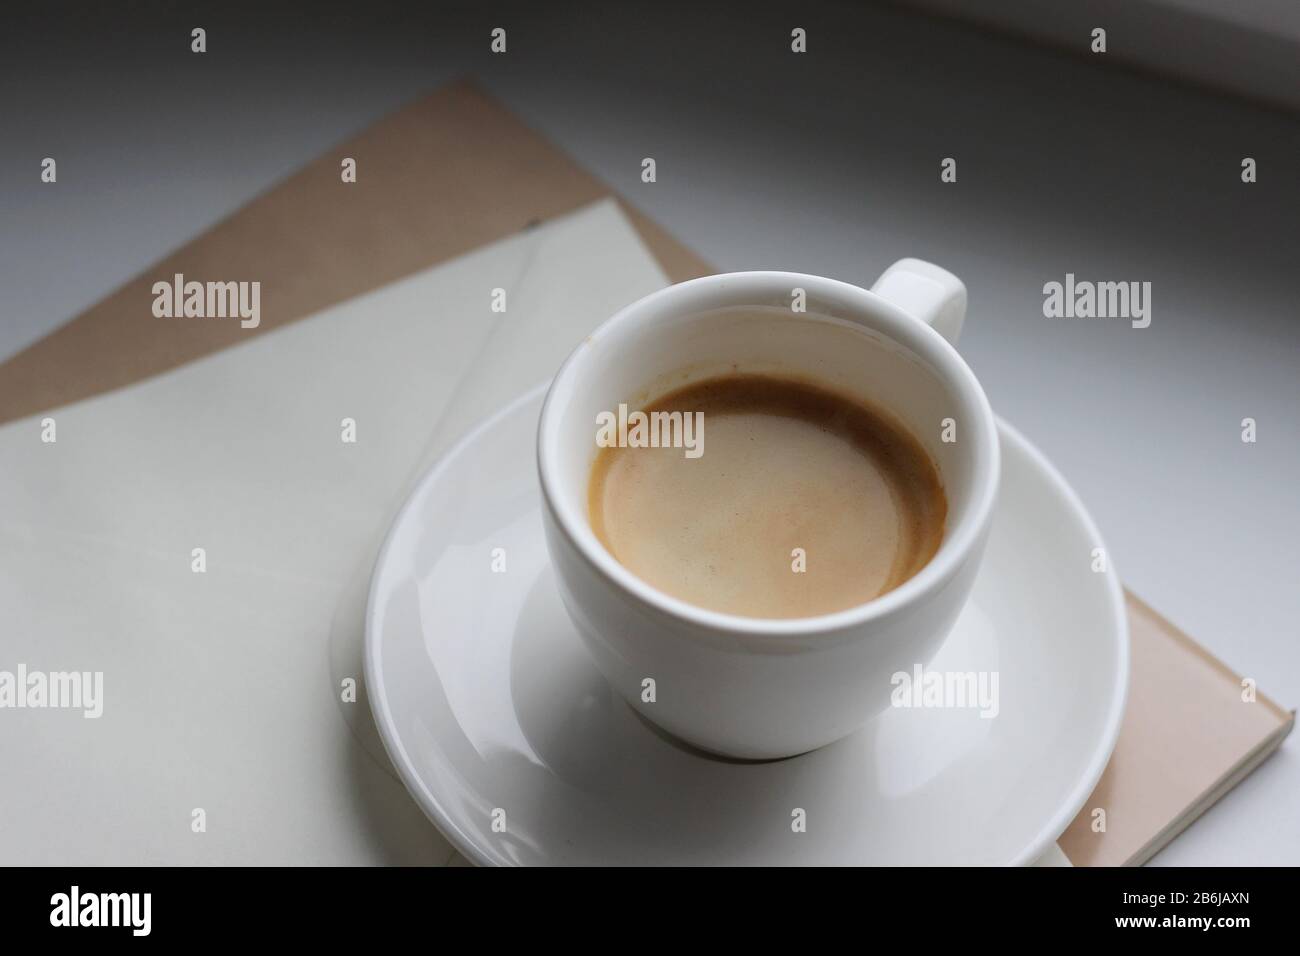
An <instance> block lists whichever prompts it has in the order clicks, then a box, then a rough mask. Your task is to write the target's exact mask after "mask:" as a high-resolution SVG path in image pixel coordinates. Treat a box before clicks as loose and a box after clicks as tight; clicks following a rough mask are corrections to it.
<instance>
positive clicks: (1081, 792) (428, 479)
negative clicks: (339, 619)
mask: <svg viewBox="0 0 1300 956" xmlns="http://www.w3.org/2000/svg"><path fill="white" fill-rule="evenodd" d="M550 384H551V380H550V379H548V380H546V381H544V382H541V383H539V384H538V385H536V386H534V387H533V388H530V389H528V390H527V391H526V392H524V393H523V394H521V395H519V396H517V397H516V398H514V399H513V400H511V401H510V402H508V403H507V404H505V405H503V406H502V407H501V408H499V409H498V410H497V411H495V412H493V413H492V414H491V415H489V416H487V417H486V418H484V419H483V420H482V421H480V422H479V423H478V424H477V425H475V426H474V427H473V428H471V429H470V430H469V431H468V432H466V433H465V434H464V435H463V436H461V437H460V438H459V439H457V441H456V442H455V443H454V444H452V445H451V447H449V448H448V449H447V450H446V451H445V452H443V453H442V454H441V455H440V456H439V457H438V459H437V460H436V461H435V462H434V463H433V464H432V465H430V467H429V468H428V470H427V471H425V473H424V474H423V475H422V476H421V477H420V479H419V480H418V481H417V482H416V483H415V484H414V485H413V486H412V487H411V489H410V491H409V492H408V494H407V496H406V499H405V500H404V501H403V502H402V506H401V507H400V508H399V509H398V511H397V513H396V514H395V515H394V517H393V520H392V522H391V524H390V525H389V526H388V529H387V531H386V532H385V534H384V539H383V543H382V544H381V545H380V547H379V550H378V551H377V552H376V556H375V562H374V566H373V567H372V569H371V573H370V581H369V584H368V585H367V587H368V590H367V594H366V610H365V635H364V641H365V654H364V671H363V673H364V677H365V682H366V692H367V696H368V697H369V700H370V710H371V715H372V717H373V718H374V721H375V726H376V729H377V730H378V731H379V738H380V740H381V742H382V743H383V746H384V752H385V753H386V754H387V755H388V759H389V761H390V762H391V763H392V764H393V766H394V768H395V769H396V770H397V772H398V775H399V777H400V778H401V780H402V783H403V785H404V786H405V787H406V789H407V792H408V793H410V794H411V796H412V797H413V798H414V799H415V802H416V804H417V805H418V806H419V807H420V810H421V811H422V812H423V813H424V815H425V816H426V817H427V818H428V819H429V821H430V822H431V823H432V824H433V825H434V826H435V827H437V829H438V830H439V832H441V833H442V835H443V836H444V837H445V838H446V839H447V841H448V842H449V843H450V844H451V845H452V847H453V848H454V849H455V850H456V851H457V852H458V853H460V854H462V855H463V856H465V857H466V858H467V859H469V860H470V861H471V862H473V863H474V864H475V865H477V866H500V865H508V862H509V861H503V860H501V859H499V858H495V857H493V856H490V855H489V854H488V853H487V852H486V851H484V850H483V849H482V848H481V847H480V846H479V845H478V843H477V842H476V841H475V840H474V839H472V838H471V837H470V835H469V834H467V833H466V832H465V831H464V830H462V828H461V827H460V826H459V825H458V824H457V823H456V820H455V819H454V817H453V816H452V815H451V814H450V813H448V812H447V810H446V809H445V808H444V807H443V805H442V803H441V802H440V801H439V800H438V798H437V797H436V796H435V795H434V794H433V792H432V791H431V790H430V789H429V788H428V786H426V784H425V782H424V780H423V779H422V778H421V776H420V774H419V773H418V772H417V771H416V770H415V768H414V765H413V763H412V761H411V759H410V758H409V756H408V755H407V753H406V750H405V748H404V747H403V745H402V742H401V740H400V739H398V736H397V733H396V730H395V722H394V721H393V718H392V714H391V711H390V709H389V705H388V697H387V693H386V692H385V689H384V684H383V681H382V677H383V668H382V664H381V662H380V660H379V656H380V655H379V637H378V628H377V627H376V622H375V614H376V612H377V611H376V606H375V585H376V583H377V581H378V579H379V576H380V573H381V572H382V570H383V569H384V567H385V565H386V563H387V561H388V559H389V556H390V551H391V549H392V545H393V542H394V538H395V537H396V534H397V530H398V529H399V528H400V527H402V526H403V525H404V524H405V522H406V519H407V517H408V514H409V513H410V512H412V511H413V510H414V508H415V503H416V502H417V501H419V500H421V499H422V498H423V497H424V492H425V491H426V489H427V488H428V487H429V486H431V485H432V484H434V483H435V482H436V481H437V480H438V478H439V477H440V476H441V475H442V474H443V473H444V472H446V471H447V470H448V469H449V468H450V467H451V465H452V464H453V463H454V462H455V461H456V460H457V459H458V458H459V457H460V455H461V454H462V453H463V452H464V451H465V449H466V448H467V447H469V446H470V445H473V444H475V443H476V442H477V441H478V439H479V438H480V437H481V436H482V434H483V433H484V432H488V431H490V430H491V429H492V428H493V427H495V426H496V425H497V424H498V423H499V422H500V421H502V420H503V419H506V418H508V417H509V416H510V415H512V414H514V413H516V412H517V411H518V410H519V409H520V408H521V407H524V406H527V405H528V404H529V403H530V402H538V403H540V402H541V401H543V400H544V399H545V394H546V391H547V390H548V389H549V388H550ZM539 413H540V404H539ZM994 423H995V426H996V429H997V434H998V440H999V446H1001V442H1002V441H1003V440H1004V439H1005V438H1010V439H1011V440H1012V441H1014V442H1015V443H1017V444H1018V445H1019V447H1020V450H1021V451H1023V452H1025V453H1026V454H1027V456H1028V458H1029V459H1030V461H1031V462H1032V463H1033V465H1034V466H1035V467H1036V468H1037V469H1038V470H1039V472H1040V473H1041V474H1043V475H1044V476H1045V477H1046V478H1047V479H1048V480H1049V482H1050V483H1051V485H1052V486H1053V488H1054V490H1055V491H1056V492H1057V494H1058V495H1059V496H1060V497H1061V499H1063V503H1064V504H1065V505H1067V506H1069V507H1070V508H1072V509H1073V511H1074V513H1075V514H1076V516H1077V517H1079V518H1080V519H1081V520H1082V523H1083V527H1084V530H1085V531H1086V532H1087V534H1088V537H1089V538H1091V539H1092V541H1094V542H1095V546H1096V547H1099V548H1102V549H1103V550H1104V551H1105V553H1106V554H1107V555H1108V557H1109V554H1110V552H1109V550H1108V549H1106V545H1105V542H1104V540H1103V539H1102V537H1101V534H1100V532H1099V530H1098V528H1097V525H1096V523H1095V522H1094V521H1093V519H1092V515H1091V514H1089V513H1088V510H1087V508H1086V507H1084V505H1083V501H1082V499H1080V498H1079V496H1078V494H1077V493H1076V492H1075V491H1074V489H1073V488H1072V487H1071V486H1070V484H1069V483H1068V482H1067V481H1066V480H1065V478H1064V477H1063V476H1062V475H1061V473H1060V472H1059V471H1058V470H1057V469H1056V466H1055V465H1053V464H1052V463H1051V461H1050V460H1049V459H1048V458H1047V456H1046V455H1044V454H1043V453H1042V452H1041V451H1040V450H1039V449H1038V448H1037V446H1035V445H1034V444H1033V443H1032V442H1031V441H1029V439H1027V438H1026V437H1025V436H1024V434H1023V433H1021V432H1020V430H1019V429H1017V428H1016V427H1015V426H1013V425H1011V424H1010V423H1009V422H1007V421H1006V419H1004V418H1002V416H1000V415H998V414H996V413H994ZM529 447H530V448H533V450H534V454H535V453H536V449H535V446H529ZM999 450H1000V452H1001V448H999ZM1000 457H1001V458H1002V461H1003V464H1004V465H1005V461H1006V456H1005V455H1001V454H1000ZM1005 474H1006V468H1005V467H1003V468H1002V469H1001V473H1000V475H999V481H1001V480H1002V479H1003V478H1004V477H1005ZM539 504H540V506H542V507H544V506H545V503H544V502H540V503H539ZM1105 578H1106V590H1107V594H1108V597H1109V599H1110V605H1111V612H1112V615H1113V618H1114V620H1113V622H1112V623H1113V625H1114V626H1113V628H1112V629H1111V631H1110V633H1111V636H1112V641H1111V643H1112V644H1113V646H1112V648H1111V650H1112V652H1113V654H1114V657H1115V660H1114V669H1115V674H1116V679H1115V681H1114V692H1113V694H1112V697H1111V700H1110V705H1109V707H1108V709H1107V712H1106V720H1105V723H1104V727H1103V731H1102V733H1101V734H1100V735H1099V737H1098V740H1097V746H1095V747H1094V749H1093V752H1092V754H1091V756H1090V758H1089V761H1088V764H1087V768H1086V770H1085V771H1084V772H1083V773H1082V774H1081V775H1080V777H1079V779H1078V780H1077V781H1076V783H1075V785H1074V788H1073V789H1072V791H1071V795H1070V797H1069V798H1068V799H1067V800H1065V801H1064V802H1063V803H1062V806H1061V808H1060V809H1059V810H1058V811H1057V812H1056V813H1055V814H1054V815H1053V816H1052V817H1051V818H1050V819H1049V821H1048V822H1047V823H1045V824H1044V825H1043V826H1042V828H1041V829H1040V831H1039V834H1038V836H1037V837H1035V838H1034V839H1033V840H1032V841H1029V843H1027V845H1026V846H1025V847H1024V848H1023V849H1022V850H1021V851H1020V852H1019V853H1018V854H1016V855H1015V856H1014V857H1012V859H1011V860H1009V861H1008V862H1007V863H1006V865H1007V866H1025V865H1028V864H1029V863H1032V862H1033V861H1035V860H1037V859H1038V858H1039V857H1041V856H1042V855H1043V854H1044V853H1045V852H1046V851H1047V849H1048V847H1049V846H1050V845H1052V844H1054V843H1055V842H1056V840H1057V839H1058V838H1059V837H1060V835H1061V834H1062V833H1064V832H1065V829H1066V827H1068V826H1069V824H1070V822H1071V821H1072V820H1073V819H1074V818H1075V817H1076V816H1077V815H1078V813H1079V811H1080V810H1081V809H1082V808H1083V805H1084V803H1085V802H1086V801H1087V799H1088V797H1089V796H1090V795H1091V794H1092V792H1093V790H1094V789H1095V788H1096V786H1097V782H1098V781H1099V780H1100V779H1101V776H1102V774H1103V773H1104V772H1105V769H1106V766H1107V764H1108V763H1109V762H1110V758H1111V755H1112V754H1113V753H1114V750H1115V745H1116V743H1117V742H1118V739H1119V731H1120V726H1121V723H1122V721H1123V718H1124V713H1125V710H1126V707H1127V704H1128V694H1129V677H1130V635H1129V628H1128V616H1127V609H1126V606H1125V600H1124V589H1123V586H1122V585H1121V584H1120V580H1119V574H1118V573H1117V571H1116V569H1115V564H1114V561H1113V560H1111V561H1109V562H1108V570H1107V571H1106V572H1105Z"/></svg>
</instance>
